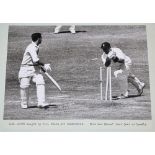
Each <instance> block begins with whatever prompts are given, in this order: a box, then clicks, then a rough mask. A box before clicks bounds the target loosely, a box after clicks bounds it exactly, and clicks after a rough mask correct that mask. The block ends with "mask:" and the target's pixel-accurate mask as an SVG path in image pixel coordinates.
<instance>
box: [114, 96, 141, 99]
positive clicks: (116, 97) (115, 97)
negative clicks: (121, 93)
mask: <svg viewBox="0 0 155 155" xmlns="http://www.w3.org/2000/svg"><path fill="white" fill-rule="evenodd" d="M141 96H143V95H141ZM135 97H140V95H129V96H128V97H126V98H122V99H127V98H135ZM112 100H119V98H118V96H112Z"/></svg>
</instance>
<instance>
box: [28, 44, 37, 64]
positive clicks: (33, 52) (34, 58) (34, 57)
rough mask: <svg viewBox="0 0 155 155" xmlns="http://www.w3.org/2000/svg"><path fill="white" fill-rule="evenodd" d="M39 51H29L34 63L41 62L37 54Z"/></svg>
mask: <svg viewBox="0 0 155 155" xmlns="http://www.w3.org/2000/svg"><path fill="white" fill-rule="evenodd" d="M37 50H38V49H37V48H35V47H33V48H31V49H30V50H29V54H30V56H31V58H32V61H33V63H35V62H37V61H39V58H38V54H37Z"/></svg>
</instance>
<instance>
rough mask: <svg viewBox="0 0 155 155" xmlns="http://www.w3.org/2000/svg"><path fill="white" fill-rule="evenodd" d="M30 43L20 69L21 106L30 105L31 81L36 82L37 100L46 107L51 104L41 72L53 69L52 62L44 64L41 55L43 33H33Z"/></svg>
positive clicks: (25, 107)
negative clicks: (47, 100)
mask: <svg viewBox="0 0 155 155" xmlns="http://www.w3.org/2000/svg"><path fill="white" fill-rule="evenodd" d="M31 39H32V43H30V44H29V45H28V46H27V48H26V50H25V53H24V55H23V60H22V63H21V67H20V70H19V74H18V78H19V82H20V96H21V108H23V109H27V108H28V106H29V86H30V82H31V81H32V82H34V83H35V84H36V91H37V101H38V105H37V106H38V107H39V108H45V107H48V106H49V105H48V104H47V103H46V102H45V81H44V78H43V75H42V72H41V67H42V68H44V70H46V71H48V70H50V71H51V67H50V64H43V63H42V62H41V61H40V59H39V57H38V54H39V45H40V44H41V42H42V36H41V33H33V34H32V35H31Z"/></svg>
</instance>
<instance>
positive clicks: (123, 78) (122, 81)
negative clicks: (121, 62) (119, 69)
mask: <svg viewBox="0 0 155 155" xmlns="http://www.w3.org/2000/svg"><path fill="white" fill-rule="evenodd" d="M116 79H117V81H118V83H119V87H120V93H121V94H123V95H125V94H126V92H127V91H128V80H127V75H126V73H125V72H123V73H120V74H118V77H117V78H116Z"/></svg>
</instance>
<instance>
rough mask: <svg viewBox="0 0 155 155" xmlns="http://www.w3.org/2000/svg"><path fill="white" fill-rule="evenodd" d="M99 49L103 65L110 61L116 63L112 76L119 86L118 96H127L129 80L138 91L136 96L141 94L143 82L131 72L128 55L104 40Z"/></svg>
mask: <svg viewBox="0 0 155 155" xmlns="http://www.w3.org/2000/svg"><path fill="white" fill-rule="evenodd" d="M101 49H102V50H103V54H102V56H101V59H102V62H103V64H104V65H105V67H108V66H110V65H111V61H112V62H114V64H117V66H118V70H116V71H114V76H115V78H116V79H117V81H118V83H119V86H120V92H121V94H120V96H119V97H118V98H119V99H120V98H126V97H128V94H129V90H128V83H129V82H130V83H131V84H132V85H133V86H135V88H136V89H137V91H138V94H137V95H138V96H141V95H142V93H143V89H144V87H145V83H143V82H141V81H140V80H139V79H138V78H137V77H136V76H135V75H134V74H133V73H132V72H131V67H132V61H131V59H130V57H128V56H127V55H125V54H124V53H123V51H122V50H121V49H119V48H111V45H110V43H108V42H104V43H102V44H101Z"/></svg>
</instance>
